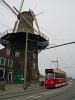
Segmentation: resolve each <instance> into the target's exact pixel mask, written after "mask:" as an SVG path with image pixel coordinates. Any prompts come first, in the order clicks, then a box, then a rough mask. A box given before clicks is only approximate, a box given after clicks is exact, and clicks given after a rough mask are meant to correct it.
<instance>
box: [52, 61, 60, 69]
mask: <svg viewBox="0 0 75 100" xmlns="http://www.w3.org/2000/svg"><path fill="white" fill-rule="evenodd" d="M51 62H57V69H58V59H57V61H51Z"/></svg>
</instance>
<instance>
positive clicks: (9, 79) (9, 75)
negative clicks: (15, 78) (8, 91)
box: [8, 70, 13, 83]
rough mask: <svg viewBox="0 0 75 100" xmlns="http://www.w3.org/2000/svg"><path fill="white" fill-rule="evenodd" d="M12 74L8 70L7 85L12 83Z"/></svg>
mask: <svg viewBox="0 0 75 100" xmlns="http://www.w3.org/2000/svg"><path fill="white" fill-rule="evenodd" d="M12 74H13V70H9V73H8V83H12Z"/></svg>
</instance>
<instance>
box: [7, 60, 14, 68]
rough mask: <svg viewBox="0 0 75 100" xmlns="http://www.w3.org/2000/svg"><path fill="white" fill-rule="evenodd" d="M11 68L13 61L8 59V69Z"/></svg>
mask: <svg viewBox="0 0 75 100" xmlns="http://www.w3.org/2000/svg"><path fill="white" fill-rule="evenodd" d="M12 66H13V60H10V59H8V67H12Z"/></svg>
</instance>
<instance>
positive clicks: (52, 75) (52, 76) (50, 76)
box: [46, 73, 54, 78]
mask: <svg viewBox="0 0 75 100" xmlns="http://www.w3.org/2000/svg"><path fill="white" fill-rule="evenodd" d="M46 78H54V73H46Z"/></svg>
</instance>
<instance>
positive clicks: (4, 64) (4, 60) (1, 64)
mask: <svg viewBox="0 0 75 100" xmlns="http://www.w3.org/2000/svg"><path fill="white" fill-rule="evenodd" d="M1 58H4V57H0V65H5V62H6V58H4V64H2V63H1Z"/></svg>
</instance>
